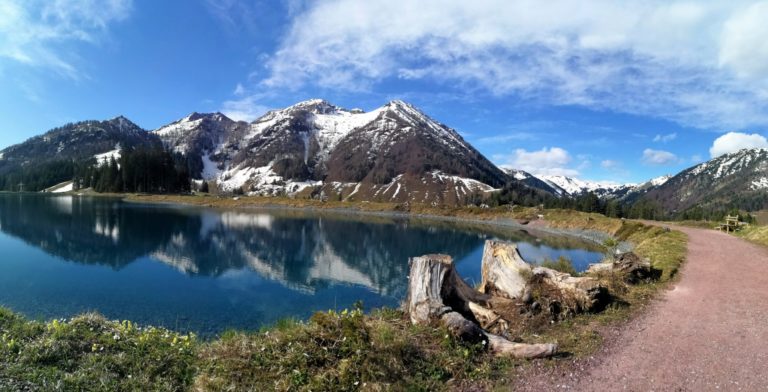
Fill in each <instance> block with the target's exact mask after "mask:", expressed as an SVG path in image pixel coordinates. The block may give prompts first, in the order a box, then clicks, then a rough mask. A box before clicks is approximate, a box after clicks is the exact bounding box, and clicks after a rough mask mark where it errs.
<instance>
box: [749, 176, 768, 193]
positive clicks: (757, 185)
mask: <svg viewBox="0 0 768 392" xmlns="http://www.w3.org/2000/svg"><path fill="white" fill-rule="evenodd" d="M750 188H751V189H752V190H755V191H756V190H760V189H766V188H768V177H762V178H759V179H757V180H755V181H752V186H751V187H750Z"/></svg>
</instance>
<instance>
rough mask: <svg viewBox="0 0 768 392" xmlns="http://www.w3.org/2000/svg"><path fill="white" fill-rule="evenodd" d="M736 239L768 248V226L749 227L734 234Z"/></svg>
mask: <svg viewBox="0 0 768 392" xmlns="http://www.w3.org/2000/svg"><path fill="white" fill-rule="evenodd" d="M734 235H736V236H737V237H741V238H744V239H745V240H748V241H752V242H754V243H756V244H760V245H763V246H768V226H757V225H749V226H747V227H745V228H743V229H742V230H739V231H737V232H735V233H734Z"/></svg>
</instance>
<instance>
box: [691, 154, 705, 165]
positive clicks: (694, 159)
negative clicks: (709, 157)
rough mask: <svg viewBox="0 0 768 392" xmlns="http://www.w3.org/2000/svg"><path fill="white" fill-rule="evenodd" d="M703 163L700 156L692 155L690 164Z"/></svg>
mask: <svg viewBox="0 0 768 392" xmlns="http://www.w3.org/2000/svg"><path fill="white" fill-rule="evenodd" d="M703 161H704V159H702V158H701V155H700V154H693V155H692V156H691V163H701V162H703Z"/></svg>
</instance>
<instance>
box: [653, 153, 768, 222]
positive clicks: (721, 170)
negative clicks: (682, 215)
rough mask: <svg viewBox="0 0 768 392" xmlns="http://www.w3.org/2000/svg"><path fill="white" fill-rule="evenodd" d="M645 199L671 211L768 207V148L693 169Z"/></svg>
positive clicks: (679, 175)
mask: <svg viewBox="0 0 768 392" xmlns="http://www.w3.org/2000/svg"><path fill="white" fill-rule="evenodd" d="M643 199H645V200H649V201H653V202H656V203H658V204H659V205H661V207H662V208H663V209H664V210H666V211H670V212H675V211H677V212H682V211H686V210H690V209H692V208H701V209H726V208H740V209H744V210H747V211H757V210H760V209H764V208H766V207H768V149H744V150H740V151H737V152H734V153H730V154H725V155H722V156H719V157H717V158H714V159H712V160H710V161H708V162H704V163H701V164H699V165H696V166H693V167H691V168H688V169H686V170H683V171H682V172H680V173H679V174H677V175H675V176H674V177H672V178H670V179H669V180H668V181H666V182H665V183H664V184H662V185H660V186H658V187H655V188H654V189H651V190H649V191H648V193H647V194H646V195H645V196H644V197H643Z"/></svg>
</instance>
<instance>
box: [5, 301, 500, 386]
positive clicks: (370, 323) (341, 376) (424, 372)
mask: <svg viewBox="0 0 768 392" xmlns="http://www.w3.org/2000/svg"><path fill="white" fill-rule="evenodd" d="M511 365H512V361H511V360H503V359H502V360H497V359H494V360H491V358H490V354H488V353H486V352H485V351H484V350H483V349H482V347H477V346H471V345H465V344H462V343H460V342H458V341H457V340H455V339H454V338H453V337H451V335H450V334H449V333H448V331H447V330H444V329H442V328H435V327H429V326H413V325H411V323H410V321H409V320H408V319H407V317H406V316H405V315H404V314H403V313H402V312H401V311H397V310H392V309H381V310H377V311H374V312H372V313H371V314H368V315H366V314H363V312H362V311H361V310H360V309H355V310H345V311H342V312H331V311H329V312H320V313H316V314H315V315H314V316H313V317H312V318H311V319H310V320H309V321H307V322H299V321H295V320H286V321H282V322H280V323H278V324H276V325H275V326H273V327H272V328H270V329H267V330H264V331H260V332H256V333H243V332H235V331H230V332H227V333H225V334H224V335H223V336H222V337H221V338H220V339H218V340H215V341H211V342H200V341H198V340H197V339H195V337H194V336H193V335H183V334H177V333H174V332H171V331H167V330H165V329H160V328H152V327H150V328H140V327H137V326H135V325H134V324H132V323H130V322H128V321H124V322H115V321H108V320H106V319H104V318H103V317H101V316H98V315H94V314H86V315H83V316H80V317H76V318H74V319H72V320H67V321H60V320H54V321H51V322H48V323H41V322H37V321H29V320H26V319H24V318H23V317H20V316H18V315H17V314H14V313H12V312H11V311H9V310H7V309H3V308H0V389H3V386H7V385H25V386H30V387H32V388H33V390H34V389H41V390H61V391H74V390H83V391H102V390H103V391H139V390H147V391H186V390H195V391H222V390H224V391H228V390H231V391H249V390H264V391H271V390H285V391H288V390H291V391H329V390H334V391H344V390H359V389H373V390H376V389H380V390H389V389H394V390H406V389H407V390H416V391H419V390H421V391H434V390H444V389H447V388H449V387H451V386H452V385H454V386H455V385H462V384H471V385H473V386H480V387H485V386H491V385H499V384H500V383H502V382H503V380H504V379H505V376H506V375H507V374H508V372H509V368H510V366H511ZM449 380H453V381H452V382H451V383H449ZM9 383H10V384H9Z"/></svg>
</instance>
